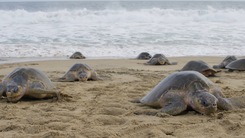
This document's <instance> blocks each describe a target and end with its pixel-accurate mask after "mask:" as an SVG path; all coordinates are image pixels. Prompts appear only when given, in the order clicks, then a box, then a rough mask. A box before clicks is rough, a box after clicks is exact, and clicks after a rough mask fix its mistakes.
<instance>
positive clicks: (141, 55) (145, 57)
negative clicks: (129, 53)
mask: <svg viewBox="0 0 245 138" xmlns="http://www.w3.org/2000/svg"><path fill="white" fill-rule="evenodd" d="M150 58H151V55H150V54H149V53H148V52H142V53H140V54H139V55H138V56H137V58H136V59H143V60H147V59H150Z"/></svg>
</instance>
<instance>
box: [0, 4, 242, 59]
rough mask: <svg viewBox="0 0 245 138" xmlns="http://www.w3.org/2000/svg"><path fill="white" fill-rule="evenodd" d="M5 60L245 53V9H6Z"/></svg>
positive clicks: (1, 52) (1, 33) (1, 47)
mask: <svg viewBox="0 0 245 138" xmlns="http://www.w3.org/2000/svg"><path fill="white" fill-rule="evenodd" d="M0 19H1V21H0V57H60V56H67V55H70V54H72V53H73V52H75V51H81V52H82V53H83V54H84V55H86V56H87V57H135V56H136V55H137V54H138V53H140V52H143V51H148V52H150V53H152V54H154V53H163V54H165V55H166V56H192V55H231V54H233V55H243V56H244V55H245V45H244V43H245V10H244V9H215V8H212V7H209V8H207V9H202V10H200V9H199V10H197V9H192V10H177V9H160V8H151V9H141V10H125V9H123V8H121V9H117V10H116V9H105V10H98V11H96V10H88V9H80V10H57V11H46V12H45V11H34V12H30V11H26V10H12V11H7V10H0Z"/></svg>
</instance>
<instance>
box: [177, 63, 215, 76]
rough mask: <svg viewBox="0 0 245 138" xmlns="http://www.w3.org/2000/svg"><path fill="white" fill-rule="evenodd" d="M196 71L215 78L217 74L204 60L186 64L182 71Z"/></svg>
mask: <svg viewBox="0 0 245 138" xmlns="http://www.w3.org/2000/svg"><path fill="white" fill-rule="evenodd" d="M187 70H194V71H198V72H200V73H202V74H203V75H204V76H206V77H209V76H214V74H215V73H217V71H216V70H214V69H213V68H212V67H210V66H209V65H208V64H207V63H206V62H204V61H202V60H197V61H196V60H192V61H189V62H188V63H186V64H185V66H184V67H183V68H182V69H181V70H180V71H187Z"/></svg>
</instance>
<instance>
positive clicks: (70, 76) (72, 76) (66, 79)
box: [57, 73, 78, 82]
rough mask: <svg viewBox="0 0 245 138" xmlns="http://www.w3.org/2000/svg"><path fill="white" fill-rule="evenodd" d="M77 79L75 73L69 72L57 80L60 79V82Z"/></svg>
mask: <svg viewBox="0 0 245 138" xmlns="http://www.w3.org/2000/svg"><path fill="white" fill-rule="evenodd" d="M76 80H78V79H77V78H76V77H75V75H74V74H72V73H68V74H66V75H65V76H64V77H62V78H58V80H57V81H58V82H74V81H76Z"/></svg>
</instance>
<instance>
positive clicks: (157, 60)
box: [146, 54, 177, 65]
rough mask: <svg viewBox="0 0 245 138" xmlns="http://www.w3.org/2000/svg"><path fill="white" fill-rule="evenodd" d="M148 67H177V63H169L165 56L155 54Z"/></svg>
mask: <svg viewBox="0 0 245 138" xmlns="http://www.w3.org/2000/svg"><path fill="white" fill-rule="evenodd" d="M146 64H147V65H176V64H177V62H169V60H168V59H167V57H165V56H164V55H163V54H155V55H154V56H153V57H152V58H151V59H150V60H149V61H148V62H147V63H146Z"/></svg>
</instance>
